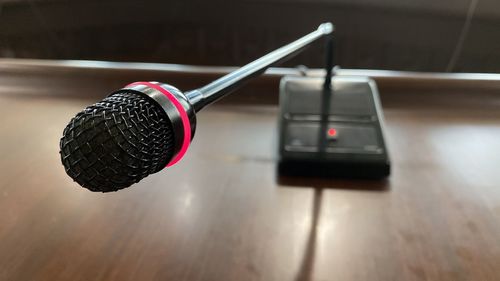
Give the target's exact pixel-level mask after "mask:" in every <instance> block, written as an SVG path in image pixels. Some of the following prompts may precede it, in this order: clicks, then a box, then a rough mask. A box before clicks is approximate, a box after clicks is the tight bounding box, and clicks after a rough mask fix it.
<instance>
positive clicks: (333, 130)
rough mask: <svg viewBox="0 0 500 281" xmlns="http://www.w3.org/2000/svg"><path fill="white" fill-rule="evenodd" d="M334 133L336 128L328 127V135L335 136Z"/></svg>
mask: <svg viewBox="0 0 500 281" xmlns="http://www.w3.org/2000/svg"><path fill="white" fill-rule="evenodd" d="M336 135H337V130H335V129H334V128H330V129H328V136H330V137H335V136H336Z"/></svg>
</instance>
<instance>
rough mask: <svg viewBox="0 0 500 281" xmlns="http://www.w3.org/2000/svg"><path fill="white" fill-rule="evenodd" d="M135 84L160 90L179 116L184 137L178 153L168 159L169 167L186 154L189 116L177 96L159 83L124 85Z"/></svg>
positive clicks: (135, 83)
mask: <svg viewBox="0 0 500 281" xmlns="http://www.w3.org/2000/svg"><path fill="white" fill-rule="evenodd" d="M137 85H144V86H147V87H150V88H153V89H155V90H158V91H160V92H161V93H162V94H164V95H165V96H166V97H167V98H168V99H169V100H170V102H172V104H173V105H174V106H175V108H176V109H177V111H178V112H179V115H180V116H181V120H182V126H183V129H184V139H183V141H182V147H181V150H180V151H179V153H177V155H175V157H174V158H172V160H170V162H169V163H168V164H167V167H170V166H172V165H174V164H175V163H177V162H179V161H180V160H181V159H182V157H184V154H186V152H187V150H188V147H189V144H190V143H191V123H190V122H189V117H188V115H187V113H186V110H185V109H184V107H182V104H181V103H180V102H179V101H178V100H177V98H176V97H175V96H174V95H173V94H172V93H170V92H169V91H168V90H166V89H164V88H163V87H161V86H160V85H158V84H154V83H151V82H134V83H132V84H129V85H127V86H126V87H133V86H137Z"/></svg>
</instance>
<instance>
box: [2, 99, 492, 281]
mask: <svg viewBox="0 0 500 281" xmlns="http://www.w3.org/2000/svg"><path fill="white" fill-rule="evenodd" d="M90 102H91V101H89V100H85V99H74V98H73V99H62V98H50V97H36V96H32V97H23V96H8V95H4V96H0V108H2V110H1V111H0V132H2V133H1V138H0V280H51V281H53V280H72V281H77V280H120V281H121V280H179V281H181V280H214V281H215V280H217V281H220V280H242V281H243V280H370V281H373V280H384V281H385V280H454V281H455V280H500V111H498V110H494V109H493V108H490V109H478V108H476V109H464V108H460V107H459V108H446V107H442V108H433V107H430V108H428V109H424V108H421V107H420V108H413V107H412V106H407V107H398V106H394V104H393V103H391V102H390V101H388V102H387V104H388V105H389V106H387V107H386V108H385V116H386V119H387V120H386V123H387V138H388V139H387V141H388V143H389V148H390V152H391V156H392V163H393V172H392V175H391V177H390V178H389V179H388V180H387V181H385V182H370V181H348V180H343V181H341V180H335V181H324V180H305V179H282V178H279V177H278V176H277V175H276V172H275V166H276V156H275V154H276V140H277V129H276V125H277V121H276V120H277V116H276V115H277V109H276V107H273V106H267V107H266V106H259V107H254V106H245V107H244V106H235V105H223V106H220V105H219V106H212V107H210V108H209V109H208V110H207V111H205V112H202V113H200V114H199V115H198V121H199V123H198V130H197V132H196V138H195V139H194V142H193V145H192V147H191V148H190V151H189V153H188V155H187V157H186V158H185V159H183V161H182V162H181V163H180V164H178V165H176V166H175V167H172V168H170V169H167V170H164V171H161V172H160V173H158V174H155V175H152V176H150V177H148V178H146V179H145V180H143V181H142V182H141V183H139V184H136V185H135V186H133V187H131V188H128V189H125V190H123V191H120V192H116V193H111V194H100V193H92V192H89V191H87V190H85V189H83V188H80V187H79V186H77V184H75V183H73V182H72V181H71V179H70V178H69V177H67V176H66V174H65V173H64V170H63V167H62V165H61V164H60V160H59V154H58V149H59V147H58V142H59V138H60V136H61V134H62V129H63V128H64V126H65V125H66V123H67V121H68V120H69V119H70V118H71V117H72V116H73V115H74V114H75V113H76V112H77V111H79V110H80V109H82V108H83V107H84V106H85V105H87V104H88V103H90ZM384 105H385V104H384Z"/></svg>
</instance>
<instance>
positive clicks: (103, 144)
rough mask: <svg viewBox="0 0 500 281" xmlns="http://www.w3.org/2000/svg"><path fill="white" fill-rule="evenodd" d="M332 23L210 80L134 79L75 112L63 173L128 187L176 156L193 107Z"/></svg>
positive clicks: (189, 130)
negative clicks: (190, 85)
mask: <svg viewBox="0 0 500 281" xmlns="http://www.w3.org/2000/svg"><path fill="white" fill-rule="evenodd" d="M333 29H334V27H333V25H332V24H331V23H323V24H321V25H320V26H319V27H318V29H317V30H315V31H313V32H311V33H309V34H307V35H305V36H303V37H301V38H299V39H298V40H296V41H294V42H292V43H290V44H288V45H285V46H283V47H281V48H279V49H277V50H275V51H273V52H271V53H269V54H267V55H265V56H263V57H261V58H259V59H257V60H255V61H253V62H251V63H249V64H247V65H245V66H243V67H241V68H239V69H237V70H235V71H233V72H231V73H229V74H227V75H225V76H223V77H221V78H219V79H217V80H215V81H213V82H211V83H210V84H208V85H206V86H204V87H201V88H198V89H195V90H191V91H188V92H185V93H182V92H181V91H180V90H178V89H177V88H175V87H174V86H171V85H168V84H165V83H159V82H134V83H131V84H129V85H127V86H125V87H124V88H123V89H120V90H117V91H115V92H113V93H111V94H110V95H109V96H108V97H106V98H104V99H103V100H102V101H100V102H97V103H95V104H93V105H90V106H88V107H87V108H85V109H84V110H83V111H81V112H79V113H78V114H77V115H76V116H75V117H74V118H73V119H71V121H70V122H69V124H68V125H67V126H66V128H65V129H64V132H63V136H62V138H61V140H60V143H59V146H60V155H61V162H62V164H63V165H64V168H65V171H66V173H67V174H68V175H69V176H70V177H71V178H72V179H73V180H74V181H75V182H77V183H78V184H79V185H81V186H82V187H85V188H87V189H89V190H91V191H99V192H111V191H118V190H120V189H123V188H126V187H129V186H130V185H132V184H134V183H137V182H139V181H140V180H141V179H143V178H145V177H147V176H148V175H150V174H153V173H156V172H159V171H160V170H162V169H163V168H165V167H169V166H172V165H174V164H176V163H177V162H179V161H180V160H181V159H182V157H183V156H184V155H185V153H186V152H187V150H188V147H189V145H190V143H191V140H192V139H193V136H194V133H195V129H196V115H195V114H196V113H197V112H199V111H200V110H201V109H202V108H204V107H205V106H207V105H209V104H211V103H213V102H215V101H216V100H218V99H220V98H222V97H224V96H226V95H227V94H229V93H231V92H233V91H234V90H236V89H237V88H238V87H240V86H241V85H242V84H244V83H245V82H247V81H248V80H249V79H251V78H253V77H256V76H258V75H260V74H262V73H263V72H264V71H265V70H266V69H267V68H268V67H270V66H271V65H274V64H277V63H280V62H282V61H284V60H286V59H288V58H290V57H292V56H293V55H295V54H297V53H299V52H300V51H302V50H303V49H304V48H305V47H307V46H308V45H309V44H311V43H312V42H314V41H315V40H317V39H319V38H321V37H323V36H325V35H328V34H331V33H332V32H333Z"/></svg>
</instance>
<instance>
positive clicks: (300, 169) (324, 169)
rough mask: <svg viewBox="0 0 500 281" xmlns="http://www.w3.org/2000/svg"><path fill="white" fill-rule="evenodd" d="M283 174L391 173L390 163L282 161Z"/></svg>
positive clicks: (357, 175) (356, 176)
mask: <svg viewBox="0 0 500 281" xmlns="http://www.w3.org/2000/svg"><path fill="white" fill-rule="evenodd" d="M278 173H279V175H281V176H300V177H304V176H305V177H323V178H342V179H382V178H386V177H387V176H389V174H390V173H391V165H390V164H389V163H368V162H332V161H328V162H312V161H280V162H279V163H278Z"/></svg>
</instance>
